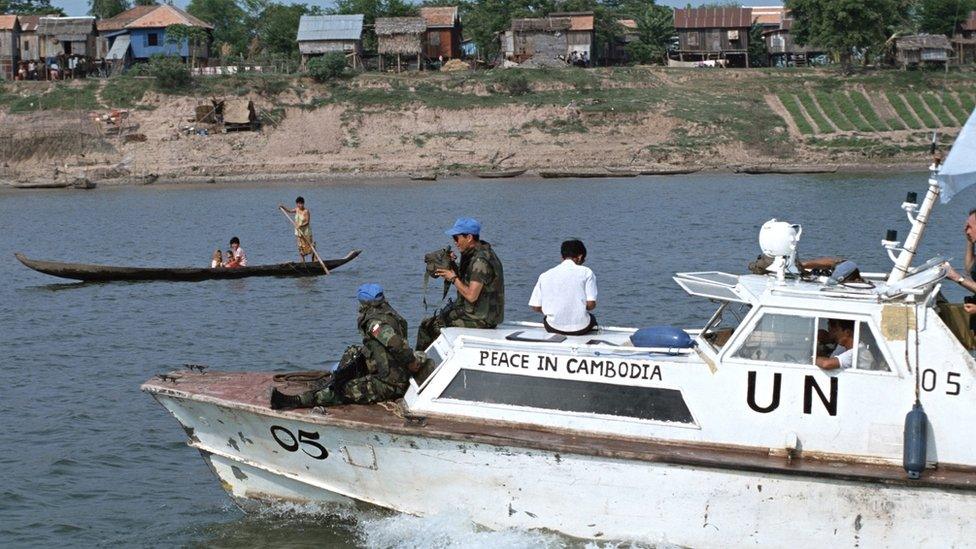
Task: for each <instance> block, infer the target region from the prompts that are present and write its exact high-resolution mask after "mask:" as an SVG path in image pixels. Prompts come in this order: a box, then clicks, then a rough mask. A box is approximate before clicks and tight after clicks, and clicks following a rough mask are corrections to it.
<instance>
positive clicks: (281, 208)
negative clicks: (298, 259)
mask: <svg viewBox="0 0 976 549" xmlns="http://www.w3.org/2000/svg"><path fill="white" fill-rule="evenodd" d="M278 209H279V210H281V213H282V215H284V216H285V219H287V220H288V222H289V223H291V226H292V227H294V228H295V232H300V231H299V230H298V224H297V223H295V220H294V219H292V218H291V216H290V215H288V212H287V211H285V207H284V206H278ZM297 236H298V238H301V239H302V242H304V243H306V244H308V247H309V248H311V249H312V257H314V258H315V259H317V260H318V262H319V265H321V266H322V268H323V269H325V274H329V268H328V267H326V266H325V261H322V257H321V256H320V255H319V253H318V252H317V251H315V245H314V244H312V243H311V242H309V241H308V239H307V238H305V237H304V236H302V235H301V234H299V235H297Z"/></svg>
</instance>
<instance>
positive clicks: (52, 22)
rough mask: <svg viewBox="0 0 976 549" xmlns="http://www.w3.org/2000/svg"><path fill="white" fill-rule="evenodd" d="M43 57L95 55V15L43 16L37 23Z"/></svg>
mask: <svg viewBox="0 0 976 549" xmlns="http://www.w3.org/2000/svg"><path fill="white" fill-rule="evenodd" d="M37 38H38V43H39V48H38V49H39V50H40V56H41V59H48V58H51V57H58V56H60V55H69V56H70V55H81V56H83V57H92V58H93V57H94V56H95V52H96V48H95V18H94V17H41V18H40V19H39V20H38V23H37Z"/></svg>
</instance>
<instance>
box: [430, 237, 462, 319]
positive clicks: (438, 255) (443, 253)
mask: <svg viewBox="0 0 976 549" xmlns="http://www.w3.org/2000/svg"><path fill="white" fill-rule="evenodd" d="M424 263H425V264H426V271H425V272H424V310H425V311H426V310H427V283H428V281H429V280H430V279H431V278H434V273H435V272H437V271H438V270H439V269H447V270H449V271H454V272H455V273H456V272H457V266H456V265H455V264H454V261H453V260H452V259H451V247H450V246H448V247H445V248H441V249H439V250H435V251H433V252H430V253H428V254H424ZM450 289H451V283H450V282H448V281H447V280H445V281H444V293H443V295H441V300H443V299H444V298H445V297H447V292H448V290H450Z"/></svg>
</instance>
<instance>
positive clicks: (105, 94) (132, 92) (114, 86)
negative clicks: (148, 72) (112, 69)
mask: <svg viewBox="0 0 976 549" xmlns="http://www.w3.org/2000/svg"><path fill="white" fill-rule="evenodd" d="M152 86H153V81H152V80H151V79H148V78H133V77H129V76H117V77H115V78H109V79H108V80H107V81H106V82H105V87H104V88H102V93H101V97H102V102H103V103H105V105H106V106H108V107H114V108H121V109H131V108H134V107H135V106H136V105H137V104H138V103H139V101H141V100H142V97H143V95H145V93H146V92H147V91H149V89H150V88H152Z"/></svg>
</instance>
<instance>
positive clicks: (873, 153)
mask: <svg viewBox="0 0 976 549" xmlns="http://www.w3.org/2000/svg"><path fill="white" fill-rule="evenodd" d="M974 83H976V77H974V75H973V74H972V73H950V75H949V77H948V79H947V80H946V81H945V86H943V76H942V75H941V74H940V75H935V74H934V73H926V72H902V71H884V72H877V73H868V74H862V75H855V76H850V77H845V76H842V75H840V74H839V73H837V72H835V71H826V70H810V69H792V70H782V69H777V70H773V69H757V70H707V69H700V70H699V69H695V70H681V69H664V68H652V67H634V68H616V69H594V70H587V71H583V70H578V69H576V70H574V69H567V70H533V71H512V70H508V71H488V72H477V73H451V74H442V73H405V74H401V75H392V74H364V75H360V76H357V77H354V78H350V79H347V80H342V81H340V82H335V83H331V84H315V83H313V82H311V81H309V80H308V79H303V78H295V77H285V76H277V75H249V76H228V77H218V78H208V79H198V80H197V81H196V82H195V83H194V85H193V87H192V88H189V89H187V90H185V91H183V92H180V93H175V94H173V93H170V94H162V93H159V92H157V91H155V90H154V87H153V81H152V80H151V79H141V78H129V77H122V78H115V79H110V80H103V81H88V82H86V81H76V82H66V83H58V84H56V85H55V84H51V83H46V82H18V83H11V84H7V85H5V86H4V87H3V88H0V109H2V110H0V113H2V114H0V117H2V120H0V128H2V129H0V182H4V183H6V184H8V185H38V184H54V185H71V184H75V183H76V182H78V181H83V180H87V181H92V182H95V183H97V184H99V185H117V184H149V183H164V182H171V183H175V182H191V183H206V182H214V183H217V182H222V181H241V180H262V181H271V180H276V179H287V180H290V181H295V180H303V181H304V180H308V181H328V180H332V179H335V178H341V179H346V178H359V177H368V178H378V177H382V178H391V177H394V178H395V177H400V178H410V177H413V178H423V179H431V178H435V177H437V178H444V177H465V176H471V175H477V174H479V173H483V172H505V171H513V172H514V171H519V170H526V175H538V174H542V175H566V176H571V175H580V176H593V175H607V176H613V177H623V176H628V175H638V174H640V173H669V172H674V171H685V170H693V169H700V170H706V171H720V172H721V171H726V172H731V171H740V172H741V171H745V172H749V173H753V172H756V173H761V172H764V171H772V172H778V171H789V172H797V171H834V170H836V171H842V172H851V171H883V170H886V169H897V170H902V169H913V170H914V169H919V168H922V167H924V166H925V165H926V164H927V149H928V144H929V142H930V140H931V135H932V131H933V130H934V131H937V132H939V134H940V141H941V142H942V143H948V142H950V141H951V139H952V138H953V137H954V135H955V133H956V132H957V131H958V128H959V127H961V125H962V124H963V122H964V120H965V117H966V116H967V113H968V112H971V110H972V108H973V106H974V103H976V95H974V93H973V90H974V86H973V84H974ZM213 97H218V98H228V99H233V98H248V99H251V100H252V101H254V104H255V106H256V109H257V112H258V113H259V119H260V122H261V129H260V131H256V132H234V133H220V132H219V128H218V127H212V126H208V125H206V124H197V123H194V122H192V118H193V115H194V108H195V107H196V106H197V105H199V104H205V103H207V102H208V101H209V100H210V98H213ZM120 108H121V109H126V110H127V111H128V112H129V118H128V121H127V123H126V125H127V126H128V127H127V129H126V130H125V132H124V135H122V136H118V135H113V134H109V133H108V131H107V130H108V129H109V127H108V126H107V125H106V124H105V123H103V122H101V121H98V120H97V119H98V117H99V116H100V115H104V114H107V113H108V112H109V111H111V110H112V109H120ZM203 130H206V131H203Z"/></svg>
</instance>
